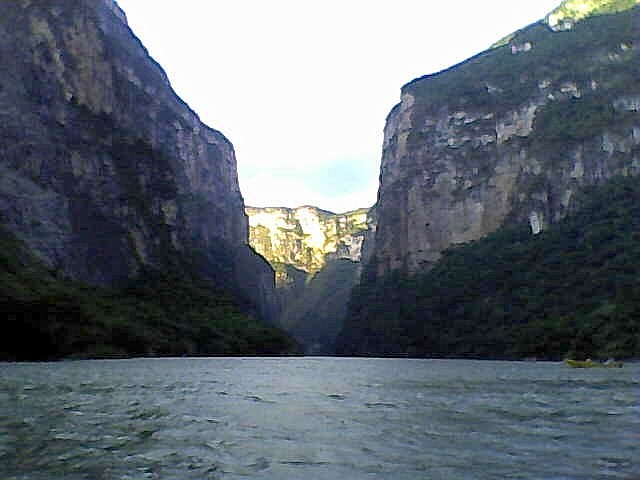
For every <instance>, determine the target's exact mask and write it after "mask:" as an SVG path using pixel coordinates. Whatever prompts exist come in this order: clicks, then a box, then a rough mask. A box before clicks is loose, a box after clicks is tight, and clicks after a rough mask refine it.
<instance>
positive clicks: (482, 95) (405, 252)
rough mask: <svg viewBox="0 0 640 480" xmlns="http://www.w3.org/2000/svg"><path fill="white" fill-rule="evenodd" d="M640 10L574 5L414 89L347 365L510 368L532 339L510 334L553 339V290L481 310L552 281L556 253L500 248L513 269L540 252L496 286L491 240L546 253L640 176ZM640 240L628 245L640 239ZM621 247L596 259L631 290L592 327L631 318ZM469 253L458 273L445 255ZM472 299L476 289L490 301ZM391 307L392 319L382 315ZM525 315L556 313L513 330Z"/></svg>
mask: <svg viewBox="0 0 640 480" xmlns="http://www.w3.org/2000/svg"><path fill="white" fill-rule="evenodd" d="M637 3H638V2H636V1H627V0H611V1H603V0H600V1H596V0H592V1H579V0H568V1H566V2H564V3H563V4H562V5H561V6H560V7H559V8H558V9H557V10H556V11H555V12H553V13H552V14H550V15H549V16H548V17H547V19H546V20H545V21H541V22H539V23H536V24H533V25H531V26H529V27H527V28H524V29H523V30H520V31H518V32H516V33H514V34H513V35H512V36H510V37H508V38H507V39H505V40H503V41H501V42H499V43H498V44H496V46H495V47H494V48H492V49H490V50H488V51H486V52H484V53H481V54H479V55H477V56H476V57H474V58H471V59H469V60H468V61H466V62H464V63H462V64H460V65H456V66H454V67H452V68H450V69H448V70H446V71H443V72H440V73H437V74H435V75H428V76H426V77H422V78H419V79H416V80H414V81H412V82H411V83H409V84H407V85H405V86H404V87H403V89H402V101H401V103H400V104H399V105H397V106H396V107H395V108H394V109H393V110H392V112H391V113H390V114H389V117H388V119H387V124H386V128H385V135H384V145H383V154H382V163H381V176H380V179H381V180H380V188H379V194H378V203H377V205H376V207H375V209H376V214H377V216H378V223H377V231H376V234H375V245H374V247H373V253H372V262H371V263H370V264H369V267H368V268H367V269H366V271H365V275H364V276H363V279H362V280H363V285H362V287H361V288H359V289H358V291H357V292H356V295H355V297H354V299H353V302H352V309H351V311H350V312H349V319H348V322H347V326H346V328H345V331H344V332H343V336H342V340H341V341H342V342H343V345H342V347H341V351H343V352H345V353H354V352H359V353H365V352H370V353H376V352H377V353H407V352H411V351H413V352H414V353H418V352H419V353H420V354H430V352H431V353H434V352H437V353H438V354H441V355H447V354H455V353H456V352H458V353H459V354H471V353H472V354H476V355H487V354H488V352H493V353H494V354H496V352H501V353H502V354H505V352H506V351H507V350H508V348H507V346H506V344H501V346H499V345H498V344H499V342H498V341H497V340H496V339H497V338H498V337H500V338H501V341H504V342H506V343H508V341H507V340H506V339H505V338H506V337H507V335H506V334H504V332H506V331H507V330H508V331H509V332H511V333H513V334H514V335H516V336H518V335H520V334H521V333H522V332H521V331H519V333H517V334H516V333H514V331H515V330H514V331H512V330H510V329H511V328H512V324H511V323H510V322H521V323H520V327H522V325H524V324H526V323H527V322H530V321H533V319H534V316H532V315H533V313H532V312H533V311H534V310H535V312H536V314H537V315H539V316H540V317H538V318H537V320H540V321H542V319H547V317H549V318H548V321H549V323H550V324H553V322H554V320H553V318H551V317H553V314H554V311H556V313H557V309H556V307H557V305H556V304H554V303H553V302H551V304H546V303H545V300H544V298H545V295H544V294H541V293H540V290H538V289H539V288H540V289H542V290H544V287H543V286H542V285H543V284H544V282H543V281H541V280H540V278H539V277H536V282H538V283H535V285H534V283H532V284H531V286H530V287H531V290H530V292H529V293H531V292H533V291H535V292H537V293H535V295H533V294H532V295H531V297H527V294H523V296H522V298H516V299H514V298H511V297H510V296H509V295H508V292H504V291H503V292H502V293H503V294H504V295H502V294H499V295H496V296H495V297H492V296H491V294H490V293H487V294H486V298H484V302H485V303H483V300H482V297H481V296H480V297H478V298H477V299H476V296H477V295H480V294H479V293H477V292H484V291H485V289H486V288H492V287H493V286H494V287H496V289H499V288H502V287H501V286H499V285H498V286H496V285H493V286H492V285H491V282H492V281H493V280H495V279H496V278H499V279H500V280H501V281H507V282H515V283H514V284H515V285H520V283H518V282H523V281H525V280H524V279H526V278H527V275H528V272H527V271H516V269H517V268H518V267H524V265H526V268H529V269H531V271H538V270H537V266H538V263H540V262H542V261H543V260H542V259H541V258H540V257H539V248H540V247H539V245H540V244H533V243H531V244H529V241H528V240H526V239H523V238H522V237H520V236H517V235H516V236H510V235H508V234H506V233H505V234H502V233H500V234H499V235H498V236H499V238H500V239H502V240H501V241H499V242H496V241H492V242H491V243H490V244H491V246H492V247H493V248H496V245H500V246H501V248H504V249H505V250H506V251H507V254H506V255H507V256H508V252H512V251H513V250H512V249H513V248H515V247H514V246H513V245H510V244H509V242H508V241H507V240H505V239H506V238H510V239H511V240H512V241H514V242H516V245H523V244H524V243H526V244H527V245H528V246H527V247H526V248H525V247H524V246H523V247H522V251H521V252H520V253H522V254H523V255H527V257H526V259H527V260H528V261H529V260H531V261H530V262H529V263H526V262H525V263H522V264H519V266H515V265H513V266H512V267H511V268H510V267H509V265H508V264H503V263H500V264H499V266H498V267H497V270H499V271H500V272H501V273H500V274H497V273H495V276H493V275H494V273H491V274H489V273H488V272H495V270H494V266H492V265H488V264H487V262H488V261H489V259H490V258H493V256H491V255H489V254H488V253H487V252H492V251H491V250H490V249H489V250H487V249H484V250H483V248H484V247H482V245H484V243H483V242H484V241H481V240H480V239H485V238H487V237H488V236H490V234H492V233H494V232H502V231H503V230H504V229H509V228H511V227H517V226H519V225H527V229H528V231H529V236H530V238H529V240H531V241H532V242H533V240H534V239H535V238H538V237H540V239H541V240H540V241H541V242H543V241H544V240H543V239H544V238H549V237H548V236H545V233H546V232H550V231H552V230H554V228H555V226H559V225H561V224H563V222H564V221H565V220H566V219H567V217H568V216H570V215H572V214H574V213H576V214H577V212H583V209H584V208H585V205H587V203H588V202H587V200H588V199H589V196H588V195H585V193H584V192H585V191H587V189H588V188H590V187H593V186H602V187H604V186H606V185H607V184H608V183H609V182H610V181H611V180H613V179H619V178H620V177H622V178H624V177H632V176H636V175H637V174H638V173H640V115H639V109H640V84H639V83H638V81H637V80H638V72H640V56H639V55H638V36H639V33H640V29H639V27H640V8H639V7H634V5H636V4H637ZM612 12H618V13H613V14H612ZM599 198H606V195H600V196H599ZM589 209H590V210H589V211H593V209H594V207H593V205H592V206H590V207H589ZM625 215H628V216H629V218H635V217H634V215H635V214H633V215H632V214H631V213H629V214H625ZM578 217H579V218H580V219H581V220H582V221H584V220H585V219H586V218H588V217H587V216H586V215H578ZM625 218H626V217H625ZM596 222H601V223H602V222H604V220H602V219H599V220H596ZM608 225H616V222H615V221H612V222H610V223H608ZM584 228H585V233H584V236H585V237H586V238H591V236H592V235H591V233H588V232H591V228H593V229H595V230H596V231H598V232H600V230H599V228H598V227H597V226H590V225H584ZM600 234H601V233H598V235H600ZM627 234H628V238H627V237H625V238H627V240H628V239H630V238H631V237H632V236H633V235H634V234H633V233H630V232H627V233H625V235H627ZM568 235H569V234H568ZM572 235H577V233H575V232H574V233H573V234H572ZM568 238H571V237H570V235H569V236H568V237H567V238H564V240H563V242H565V241H566V242H568V241H569V240H568ZM577 238H579V236H578V237H577ZM611 238H614V237H611ZM574 240H575V238H574ZM605 240H607V241H605ZM608 240H610V239H603V241H602V245H600V246H597V244H595V243H590V244H589V245H590V246H589V248H595V249H596V250H593V255H594V258H599V257H600V254H601V253H602V252H600V251H599V250H598V249H603V251H607V252H608V253H607V255H609V257H607V258H617V260H615V261H613V263H605V264H603V265H601V266H602V268H603V269H605V270H606V271H607V272H608V273H607V275H610V276H611V277H612V278H614V279H615V281H613V283H611V282H609V283H608V287H606V288H605V287H602V288H601V290H602V291H597V292H596V291H594V292H593V297H592V298H598V299H599V300H598V302H599V303H596V304H592V303H589V306H588V308H586V310H582V311H583V313H584V314H585V316H587V315H589V316H591V315H592V314H593V312H595V311H596V310H598V308H602V309H606V308H605V307H606V305H609V307H611V305H615V304H616V303H615V298H613V297H615V293H612V292H614V291H616V290H617V289H618V288H622V284H624V282H627V281H628V278H627V277H625V276H617V274H616V268H617V267H615V266H613V265H614V264H617V262H621V261H623V259H622V257H621V256H617V255H618V254H620V255H621V254H622V252H620V251H617V249H620V248H621V247H620V244H626V242H627V240H625V241H624V242H620V244H615V245H614V244H610V243H608ZM470 242H471V243H470ZM474 242H479V243H478V246H477V250H474V249H473V248H472V247H470V246H469V245H474V244H475V243H474ZM523 242H524V243H523ZM561 243H562V242H561ZM536 245H537V246H536ZM467 247H468V248H469V249H467ZM582 247H583V245H580V248H582ZM474 248H475V247H474ZM529 248H530V250H529ZM562 248H565V246H564V244H563V247H562ZM562 248H558V249H556V250H553V253H554V255H558V254H559V253H558V252H561V251H562V252H567V255H572V254H571V250H570V249H569V250H563V249H562ZM576 248H578V247H576ZM585 248H586V247H585ZM458 249H460V250H459V251H460V256H456V255H455V254H453V253H452V255H453V257H451V258H452V259H453V260H451V261H447V260H446V258H445V259H444V260H443V254H444V253H445V252H449V251H450V252H456V251H458ZM611 249H613V250H614V251H616V252H617V253H612V252H611V251H610V250H611ZM516 250H517V248H516ZM477 251H482V252H484V257H482V256H478V254H477V253H474V252H477ZM464 252H471V253H469V254H468V255H467V254H466V253H464ZM536 252H537V253H536ZM493 253H495V254H496V255H498V254H499V253H500V252H492V254H493ZM560 255H561V254H560ZM605 256H606V255H605ZM447 258H449V257H447ZM534 258H537V259H538V263H536V262H534V261H533V260H532V259H534ZM571 258H573V257H571ZM630 258H632V257H628V258H626V257H625V259H626V260H629V259H630ZM460 262H462V263H460ZM464 262H467V265H466V266H464ZM434 268H436V270H432V269H434ZM566 268H567V265H564V264H563V263H560V264H559V265H558V268H557V270H556V271H554V273H553V275H554V276H556V275H559V276H560V277H566V275H568V274H569V273H568V272H567V270H566ZM609 268H612V270H608V269H609ZM629 268H630V269H631V270H633V269H635V264H632V265H630V266H629ZM429 272H437V273H429ZM538 272H539V271H538ZM599 272H600V274H601V273H602V272H601V271H599ZM485 274H486V275H485ZM483 275H484V276H483ZM605 276H606V275H605ZM554 278H555V277H554ZM585 278H587V277H585ZM505 279H507V280H505ZM474 282H475V283H474ZM532 282H533V281H532ZM617 282H622V283H617ZM549 284H553V285H556V284H555V283H553V282H551V281H550V280H549ZM614 284H615V285H616V286H615V287H614V286H613V285H614ZM438 285H441V286H449V287H451V288H450V289H449V290H447V288H444V287H443V288H439V287H438ZM465 285H476V286H477V291H476V293H472V290H469V289H468V288H467V287H465ZM567 285H568V284H567ZM523 288H524V289H525V290H526V286H525V287H523ZM572 288H573V287H572ZM594 288H597V287H595V286H594ZM605 290H606V292H605ZM407 292H409V293H408V294H407ZM461 292H464V294H465V295H467V296H465V295H462V293H461ZM573 293H574V290H571V289H567V290H565V291H564V295H569V296H571V295H573ZM601 294H602V295H601ZM381 295H383V296H384V298H385V300H384V301H382V303H381V302H380V301H377V300H376V298H378V297H379V296H381ZM412 295H413V296H412ZM547 295H548V296H547V298H551V296H550V295H549V292H547ZM612 296H613V297H612ZM470 298H474V299H476V300H477V302H476V303H473V302H470V301H469V299H470ZM580 298H587V297H582V296H580ZM465 302H467V304H465ZM469 302H470V303H469ZM474 302H475V300H474ZM510 302H513V303H510ZM520 302H531V304H533V303H535V304H536V305H538V306H539V305H546V309H545V308H539V309H532V310H531V311H527V312H528V313H527V314H526V315H524V314H523V315H516V314H513V311H514V309H516V310H517V308H519V307H518V306H519V305H520ZM608 302H609V303H608ZM460 305H466V306H462V307H460ZM582 307H584V306H581V309H582ZM609 307H607V308H609ZM560 311H562V315H564V316H565V317H563V318H565V320H566V322H565V323H563V322H560V320H558V319H556V320H557V321H558V322H560V323H562V324H563V325H569V324H570V325H572V327H571V328H568V329H567V330H566V332H569V331H571V332H574V333H575V332H576V331H577V330H576V328H577V327H575V325H579V320H576V319H575V318H574V317H572V316H571V315H570V314H569V312H566V311H564V310H563V309H560ZM603 311H604V310H603ZM611 311H612V310H611ZM625 311H626V310H625ZM576 312H577V310H576ZM576 312H574V313H573V314H574V315H575V314H576ZM559 315H560V314H559ZM594 315H595V314H594ZM558 318H560V317H558ZM585 318H586V317H585ZM625 318H626V317H625ZM520 327H518V328H520ZM634 328H635V327H634ZM578 330H579V329H578ZM542 331H543V329H540V330H539V331H538V333H540V332H542ZM621 331H622V330H621ZM500 332H502V333H500ZM566 332H565V333H566ZM566 335H567V336H570V334H569V333H566ZM443 337H445V339H444V340H443ZM539 340H540V339H539V338H535V339H533V338H530V339H528V340H527V341H530V342H531V343H534V342H538V341H539ZM523 341H525V340H523ZM549 341H551V340H549ZM456 342H458V343H456ZM492 342H493V345H494V346H495V349H494V350H491V346H490V345H492ZM569 343H570V342H569ZM454 344H455V345H454ZM563 345H566V342H565V343H563ZM556 353H557V352H556Z"/></svg>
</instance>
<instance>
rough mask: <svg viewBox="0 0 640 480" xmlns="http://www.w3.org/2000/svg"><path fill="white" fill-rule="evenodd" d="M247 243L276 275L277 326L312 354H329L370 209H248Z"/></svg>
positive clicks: (362, 251) (369, 226) (364, 245)
mask: <svg viewBox="0 0 640 480" xmlns="http://www.w3.org/2000/svg"><path fill="white" fill-rule="evenodd" d="M246 212H247V215H248V216H249V231H250V234H249V239H250V243H251V245H252V246H253V248H254V249H255V250H256V251H257V252H259V253H260V254H262V255H264V257H265V258H266V259H267V260H268V261H269V263H270V264H271V265H272V266H273V268H274V269H275V271H276V285H277V287H278V288H277V289H276V298H277V299H278V306H279V308H278V310H279V312H278V315H277V316H276V317H277V320H276V324H277V325H278V326H280V327H281V328H283V329H284V330H286V331H287V332H288V333H289V334H290V335H292V336H293V337H294V338H295V339H296V340H297V341H298V342H299V343H300V345H301V346H302V347H303V348H304V350H305V352H306V353H308V354H331V353H333V352H334V351H335V340H336V337H337V335H338V332H339V331H340V330H341V329H342V320H343V318H344V316H345V315H346V311H347V302H348V299H349V295H350V293H351V289H352V288H353V286H354V285H355V284H356V283H357V281H358V278H359V275H360V262H361V261H365V259H366V255H367V252H368V251H369V250H368V247H369V245H370V244H371V241H370V239H371V236H372V234H373V231H374V229H375V218H374V217H373V216H372V214H371V212H370V211H369V210H367V209H361V210H356V211H352V212H347V213H341V214H334V213H331V212H326V211H323V210H320V209H318V208H315V207H308V206H306V207H299V208H294V209H290V208H254V207H247V209H246Z"/></svg>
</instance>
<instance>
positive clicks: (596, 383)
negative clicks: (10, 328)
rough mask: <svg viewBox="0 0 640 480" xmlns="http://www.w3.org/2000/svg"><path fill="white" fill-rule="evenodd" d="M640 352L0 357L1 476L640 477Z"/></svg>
mask: <svg viewBox="0 0 640 480" xmlns="http://www.w3.org/2000/svg"><path fill="white" fill-rule="evenodd" d="M639 395H640V364H627V365H625V367H624V368H622V369H570V368H568V367H566V366H564V365H563V364H560V363H547V362H481V361H464V360H459V361H458V360H410V359H349V358H198V359H193V358H191V359H189V358H184V359H182V358H181V359H132V360H105V361H73V362H58V363H38V364H35V363H33V364H29V363H25V364H15V363H0V478H1V479H2V480H14V479H16V480H17V479H21V480H22V479H29V480H57V479H64V480H100V479H105V480H107V479H108V480H112V479H118V480H125V479H163V480H165V479H166V480H186V479H198V480H204V479H224V480H228V479H229V480H236V479H265V480H267V479H268V480H279V479H288V480H289V479H290V480H297V479H304V480H323V479H326V480H360V479H363V480H364V479H367V480H371V479H385V480H389V479H393V480H396V479H401V480H404V479H406V480H421V479H425V480H426V479H429V480H440V479H441V480H459V479H474V480H475V479H478V480H483V479H486V480H489V479H491V480H495V479H531V480H533V479H535V480H541V479H548V480H551V479H553V480H560V479H562V480H565V479H566V480H568V479H572V480H573V479H575V480H585V479H631V478H634V479H635V478H640V403H639Z"/></svg>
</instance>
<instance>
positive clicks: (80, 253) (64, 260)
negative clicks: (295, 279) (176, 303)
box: [0, 0, 274, 317]
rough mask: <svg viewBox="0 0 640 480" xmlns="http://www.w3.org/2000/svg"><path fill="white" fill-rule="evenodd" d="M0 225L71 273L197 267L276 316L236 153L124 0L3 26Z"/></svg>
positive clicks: (50, 4) (77, 2)
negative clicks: (174, 76)
mask: <svg viewBox="0 0 640 480" xmlns="http://www.w3.org/2000/svg"><path fill="white" fill-rule="evenodd" d="M0 58H1V59H2V63H3V68H2V71H0V219H1V221H2V223H3V224H4V226H5V227H6V228H7V229H8V230H9V231H11V232H12V233H13V234H15V235H16V236H17V238H18V239H20V240H21V241H22V242H24V243H25V244H26V246H27V247H28V248H29V249H30V250H31V251H32V252H33V253H35V254H36V256H37V257H38V258H39V260H40V261H42V262H44V264H45V265H47V267H48V268H50V269H51V270H54V271H56V272H58V275H60V276H64V277H69V278H72V279H77V280H81V281H85V282H89V283H91V284H94V285H100V286H110V287H118V286H122V285H124V284H126V283H127V282H128V281H129V280H131V279H132V278H135V277H136V276H138V275H140V274H142V273H144V272H145V271H148V270H149V269H150V268H151V269H160V270H162V269H165V268H166V267H167V266H168V265H174V266H175V264H176V263H180V262H187V263H190V264H193V265H197V266H198V269H199V271H200V273H201V274H204V275H205V276H206V277H207V278H208V279H209V280H212V281H213V282H214V283H216V284H218V285H221V286H224V287H225V288H226V289H230V290H231V291H232V292H233V294H234V295H235V296H236V297H237V298H240V297H242V300H241V303H242V304H243V305H244V308H245V310H246V311H248V312H250V313H254V314H256V315H260V316H263V317H266V316H268V315H269V313H270V311H271V307H270V305H269V301H268V299H269V298H270V297H271V295H272V293H273V288H274V285H273V283H274V282H273V270H272V269H271V268H270V267H269V265H268V264H267V263H266V262H265V261H264V260H263V259H262V258H261V257H260V256H258V255H256V254H255V253H254V252H253V251H252V250H251V249H250V247H249V246H248V225H247V218H246V216H245V213H244V202H243V199H242V196H241V194H240V190H239V187H238V179H237V169H236V159H235V155H234V151H233V147H232V145H231V143H230V142H229V141H228V140H227V139H226V138H225V137H224V136H223V135H222V134H221V133H220V132H218V131H216V130H213V129H211V128H209V127H207V126H206V125H204V124H203V123H202V122H201V121H200V119H199V118H198V116H197V115H196V114H195V113H194V112H193V111H192V110H191V109H190V108H189V107H188V106H187V105H186V104H185V103H184V102H183V101H182V100H181V99H180V98H179V97H178V96H177V95H176V94H175V92H174V91H173V90H172V88H171V86H170V84H169V81H168V79H167V77H166V75H165V73H164V72H163V70H162V69H161V67H160V66H159V65H158V64H157V63H155V62H154V61H153V60H152V59H151V58H150V57H149V55H148V53H147V51H146V50H145V48H144V47H143V46H142V44H141V43H140V41H139V40H138V39H137V38H136V37H135V36H134V34H133V33H132V32H131V30H130V29H129V27H128V25H127V22H126V17H125V14H124V13H123V12H122V11H121V10H120V9H119V7H118V6H117V4H116V3H115V1H113V0H47V1H44V0H16V1H12V2H5V3H4V4H3V6H2V16H1V17H0Z"/></svg>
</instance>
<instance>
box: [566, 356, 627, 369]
mask: <svg viewBox="0 0 640 480" xmlns="http://www.w3.org/2000/svg"><path fill="white" fill-rule="evenodd" d="M564 363H566V364H567V365H568V366H570V367H571V368H622V366H623V365H624V364H623V363H622V362H616V361H615V360H607V361H606V362H594V361H593V360H591V359H590V358H587V359H586V360H572V359H570V358H565V360H564Z"/></svg>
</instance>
